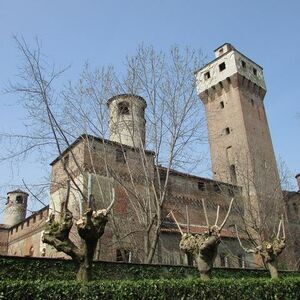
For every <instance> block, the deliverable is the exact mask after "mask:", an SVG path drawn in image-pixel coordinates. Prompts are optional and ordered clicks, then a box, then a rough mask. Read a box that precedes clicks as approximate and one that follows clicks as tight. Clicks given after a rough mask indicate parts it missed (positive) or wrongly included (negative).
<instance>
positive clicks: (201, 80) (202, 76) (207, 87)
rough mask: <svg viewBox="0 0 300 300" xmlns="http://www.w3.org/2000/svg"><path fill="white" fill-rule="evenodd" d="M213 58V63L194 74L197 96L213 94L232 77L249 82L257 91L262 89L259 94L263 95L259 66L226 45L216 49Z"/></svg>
mask: <svg viewBox="0 0 300 300" xmlns="http://www.w3.org/2000/svg"><path fill="white" fill-rule="evenodd" d="M215 56H216V58H215V59H214V60H213V61H211V62H210V63H208V64H207V65H205V66H204V67H203V68H201V69H200V70H198V71H196V72H195V75H196V81H197V92H198V94H199V95H201V94H203V93H204V92H206V93H207V94H208V93H209V92H210V93H213V92H214V90H216V89H218V88H219V87H220V86H222V85H226V83H227V82H228V81H229V80H231V78H233V77H234V75H235V77H237V78H238V80H239V81H242V80H244V81H247V82H248V81H249V82H251V84H253V85H255V86H257V88H258V90H259V89H262V91H260V93H261V94H265V92H266V85H265V81H264V76H263V68H262V67H261V66H259V65H258V64H256V63H255V62H253V61H252V60H251V59H249V58H248V57H246V56H245V55H244V54H242V53H240V52H239V51H238V50H236V49H235V48H234V47H233V46H232V45H231V44H228V43H226V44H224V45H222V46H220V47H218V48H217V49H216V50H215ZM203 96H204V94H203ZM202 98H203V97H202ZM202 98H201V99H202Z"/></svg>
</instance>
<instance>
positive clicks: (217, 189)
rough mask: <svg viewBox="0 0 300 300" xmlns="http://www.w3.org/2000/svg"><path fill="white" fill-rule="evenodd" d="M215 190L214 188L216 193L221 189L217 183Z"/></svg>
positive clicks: (214, 186)
mask: <svg viewBox="0 0 300 300" xmlns="http://www.w3.org/2000/svg"><path fill="white" fill-rule="evenodd" d="M213 188H214V191H215V192H220V187H219V185H218V184H217V183H215V184H214V185H213Z"/></svg>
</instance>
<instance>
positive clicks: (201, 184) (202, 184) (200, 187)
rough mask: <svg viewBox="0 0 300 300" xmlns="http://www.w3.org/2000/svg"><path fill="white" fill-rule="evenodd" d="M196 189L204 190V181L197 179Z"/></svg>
mask: <svg viewBox="0 0 300 300" xmlns="http://www.w3.org/2000/svg"><path fill="white" fill-rule="evenodd" d="M198 190H200V191H204V190H205V183H204V182H201V181H198Z"/></svg>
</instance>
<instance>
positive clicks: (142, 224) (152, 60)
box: [64, 46, 204, 263]
mask: <svg viewBox="0 0 300 300" xmlns="http://www.w3.org/2000/svg"><path fill="white" fill-rule="evenodd" d="M200 64H202V56H201V55H200V54H198V53H196V52H194V51H190V50H186V51H185V52H184V53H181V52H180V50H179V49H178V48H177V47H173V48H171V50H170V52H169V53H168V54H167V55H166V54H164V53H162V52H156V51H155V50H154V49H153V48H152V47H144V46H141V47H139V48H138V50H137V53H136V55H134V56H133V57H128V58H127V60H126V67H127V74H126V75H125V76H124V77H123V78H121V79H120V78H117V76H116V75H115V74H114V72H113V69H112V68H109V69H108V70H106V71H105V70H104V69H100V70H99V69H96V70H94V71H92V70H90V68H89V67H86V68H85V69H84V72H83V74H82V77H81V79H80V80H79V84H75V85H73V86H70V89H69V91H68V92H65V94H64V96H65V100H66V103H67V104H68V109H69V108H70V107H71V109H72V114H71V117H72V120H73V121H75V122H70V124H73V125H74V126H75V127H76V128H78V126H88V128H90V129H91V130H92V132H93V133H94V134H95V135H97V136H101V137H105V136H106V135H107V134H108V128H107V124H108V119H109V118H108V116H107V107H106V102H107V99H108V96H109V94H110V93H111V96H113V95H114V94H116V93H119V94H120V93H121V94H127V95H139V96H142V97H143V98H144V99H145V100H146V101H147V109H146V111H145V114H146V124H147V127H146V142H145V144H144V143H143V141H142V140H143V137H142V136H140V138H139V140H138V142H136V143H135V144H134V145H133V149H134V150H132V149H128V147H126V146H125V145H120V150H121V151H122V152H123V157H124V166H123V168H122V169H123V175H124V174H125V173H126V176H123V175H122V172H121V173H120V170H119V168H117V167H116V168H114V167H113V166H112V164H111V161H110V159H109V153H108V152H109V151H110V149H109V147H107V145H106V142H105V140H103V147H102V150H103V151H101V152H99V153H98V157H97V161H101V164H102V165H103V166H105V171H104V173H105V174H107V175H106V176H112V177H113V178H114V179H115V181H116V182H118V184H119V185H120V187H121V189H122V190H123V192H124V193H125V195H126V198H127V200H128V202H129V203H130V207H131V208H130V209H131V213H132V214H133V215H134V216H135V217H134V222H135V224H136V226H135V228H138V230H135V233H136V234H139V235H140V236H143V238H144V245H143V248H144V255H143V258H142V259H143V261H144V262H146V263H150V262H152V260H153V257H154V255H155V251H156V246H157V242H158V239H159V234H160V227H161V225H162V222H163V220H164V218H165V216H164V215H162V207H163V205H164V203H165V201H166V199H167V197H168V193H167V191H168V188H169V175H170V171H171V170H172V168H175V167H176V168H181V169H185V170H186V169H187V168H188V167H190V166H193V167H195V166H197V163H198V165H199V158H200V157H201V155H200V154H198V153H197V155H194V154H195V153H194V152H193V150H192V149H193V148H195V147H197V145H199V143H201V142H202V141H203V131H202V128H203V126H202V125H203V124H204V122H203V121H204V119H203V114H202V113H201V106H200V105H199V100H198V97H197V95H196V90H195V79H194V77H193V71H194V70H195V68H196V66H199V65H200ZM87 103H89V104H87ZM87 105H88V107H87ZM78 108H80V109H78ZM131 111H132V110H130V112H131ZM99 112H100V113H99ZM92 115H94V118H92V117H91V116H92ZM79 120H80V121H79ZM124 123H125V122H124ZM79 124H82V125H79ZM135 134H136V132H132V139H133V140H135V141H136V139H134V137H133V135H135ZM120 140H121V138H120ZM90 148H91V147H90ZM147 149H150V150H153V153H152V154H151V153H150V152H149V151H147ZM126 151H127V153H126ZM130 151H131V152H132V151H133V152H135V162H134V163H133V162H132V160H131V159H130V158H129V157H128V156H129V152H130ZM92 153H93V155H95V153H94V151H91V154H92ZM94 160H95V159H94ZM124 178H125V179H124ZM118 223H120V219H119V220H118V221H116V222H115V224H116V226H117V227H118V229H117V228H116V231H117V232H122V231H124V229H125V228H126V224H124V223H121V224H119V225H118ZM127 228H128V226H127ZM130 230H132V228H128V231H130ZM116 231H115V232H116ZM137 231H139V232H137ZM128 234H129V232H127V234H126V233H125V235H127V236H128ZM132 240H133V241H135V240H136V236H135V235H134V234H133V235H132ZM137 246H138V247H140V245H137Z"/></svg>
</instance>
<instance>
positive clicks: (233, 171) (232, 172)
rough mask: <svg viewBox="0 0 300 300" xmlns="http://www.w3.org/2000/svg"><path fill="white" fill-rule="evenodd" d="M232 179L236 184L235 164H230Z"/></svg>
mask: <svg viewBox="0 0 300 300" xmlns="http://www.w3.org/2000/svg"><path fill="white" fill-rule="evenodd" d="M230 179H231V182H232V183H233V184H236V182H237V179H236V168H235V165H230Z"/></svg>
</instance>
